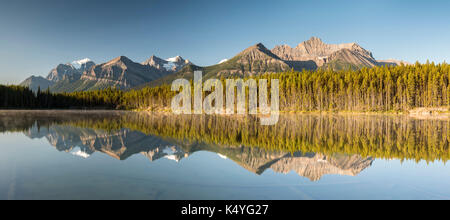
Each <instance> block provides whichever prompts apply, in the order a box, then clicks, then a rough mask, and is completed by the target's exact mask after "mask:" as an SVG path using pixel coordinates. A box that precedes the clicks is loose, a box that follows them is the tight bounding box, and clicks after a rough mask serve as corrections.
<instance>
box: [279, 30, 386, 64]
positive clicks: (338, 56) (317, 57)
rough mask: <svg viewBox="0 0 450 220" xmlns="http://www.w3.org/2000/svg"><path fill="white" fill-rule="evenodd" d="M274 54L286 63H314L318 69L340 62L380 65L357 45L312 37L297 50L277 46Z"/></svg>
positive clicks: (285, 46)
mask: <svg viewBox="0 0 450 220" xmlns="http://www.w3.org/2000/svg"><path fill="white" fill-rule="evenodd" d="M272 52H273V53H274V54H276V55H277V56H278V57H280V58H281V59H282V60H285V61H291V62H292V61H301V62H306V61H312V62H314V63H315V64H316V66H317V67H322V66H325V65H326V64H328V63H332V62H340V63H343V64H349V65H352V66H357V67H362V66H366V67H373V66H376V65H378V63H377V61H376V60H375V58H373V56H372V53H371V52H370V51H368V50H366V49H364V48H362V47H361V46H359V45H358V44H356V43H345V44H325V43H324V42H323V41H322V40H321V39H319V38H317V37H312V38H311V39H309V40H307V41H305V42H302V43H300V44H299V45H297V46H296V47H295V48H292V47H290V46H288V45H281V46H275V48H273V49H272Z"/></svg>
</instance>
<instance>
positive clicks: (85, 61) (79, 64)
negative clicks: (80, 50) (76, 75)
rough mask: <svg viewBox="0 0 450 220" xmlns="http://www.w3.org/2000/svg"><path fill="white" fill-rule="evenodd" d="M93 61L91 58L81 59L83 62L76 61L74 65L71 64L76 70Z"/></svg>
mask: <svg viewBox="0 0 450 220" xmlns="http://www.w3.org/2000/svg"><path fill="white" fill-rule="evenodd" d="M90 61H91V59H89V58H84V59H81V60H75V61H73V62H72V63H70V64H72V66H74V67H75V68H77V69H78V68H80V67H81V65H83V64H85V63H87V62H90Z"/></svg>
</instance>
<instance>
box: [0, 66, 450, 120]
mask: <svg viewBox="0 0 450 220" xmlns="http://www.w3.org/2000/svg"><path fill="white" fill-rule="evenodd" d="M252 78H253V79H255V80H256V81H258V80H260V79H268V80H269V88H270V80H271V79H278V80H279V85H280V91H279V94H280V111H282V112H311V111H330V112H346V111H349V112H408V111H411V110H413V109H415V108H425V111H423V112H429V111H428V110H427V108H430V109H432V108H436V107H441V108H439V109H441V110H442V109H443V110H442V111H441V112H447V111H448V108H447V107H444V108H442V106H450V85H449V79H450V65H449V64H446V63H443V64H434V63H426V64H419V63H416V64H415V65H408V66H404V65H402V66H396V67H389V66H385V67H374V68H363V69H360V70H344V71H333V70H331V69H328V70H323V69H319V70H317V71H306V70H304V71H301V72H296V71H290V72H283V73H266V74H261V75H258V76H255V77H252ZM246 79H248V78H246ZM221 80H222V81H223V83H224V85H225V79H224V78H222V79H221ZM175 94H177V92H174V91H171V86H170V85H161V86H157V87H146V88H142V89H135V90H129V91H121V90H118V89H115V88H108V89H105V90H98V91H86V92H73V93H51V92H50V91H49V90H46V91H40V90H39V91H37V92H33V91H31V90H30V89H29V88H25V87H20V86H0V108H1V109H122V110H147V111H163V110H168V109H170V104H171V100H172V97H173V96H174V95H175ZM204 95H207V94H204ZM269 95H270V91H269Z"/></svg>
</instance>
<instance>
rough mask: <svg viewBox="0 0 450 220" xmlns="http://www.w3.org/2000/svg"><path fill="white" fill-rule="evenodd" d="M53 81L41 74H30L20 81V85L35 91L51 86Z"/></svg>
mask: <svg viewBox="0 0 450 220" xmlns="http://www.w3.org/2000/svg"><path fill="white" fill-rule="evenodd" d="M53 84H54V82H52V81H50V80H48V79H46V78H44V77H42V76H31V77H29V78H27V79H26V80H24V81H23V82H22V83H20V84H19V85H20V86H24V87H28V88H30V89H31V90H32V91H37V90H38V88H40V89H41V90H42V91H43V90H46V89H47V88H50V87H51V86H53Z"/></svg>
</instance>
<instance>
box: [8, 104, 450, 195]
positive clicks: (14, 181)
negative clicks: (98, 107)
mask: <svg viewBox="0 0 450 220" xmlns="http://www.w3.org/2000/svg"><path fill="white" fill-rule="evenodd" d="M258 120H259V119H258V118H257V117H253V116H245V117H244V116H232V117H227V116H199V115H189V116H175V115H169V114H151V113H142V112H141V113H138V112H119V111H0V199H180V200H189V199H224V200H232V199H258V200H266V199H267V200H268V199H295V200H297V199H450V187H449V186H450V166H449V165H448V164H446V162H447V160H448V159H449V158H450V149H449V141H450V121H449V120H446V119H415V118H411V117H408V116H392V115H337V114H336V115H334V114H325V115H320V114H297V115H282V116H281V117H280V120H279V122H278V123H277V124H276V125H274V126H261V125H260V123H259V121H258Z"/></svg>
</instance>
